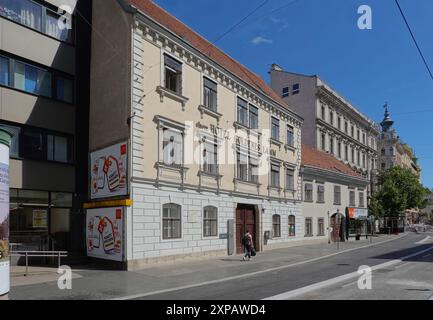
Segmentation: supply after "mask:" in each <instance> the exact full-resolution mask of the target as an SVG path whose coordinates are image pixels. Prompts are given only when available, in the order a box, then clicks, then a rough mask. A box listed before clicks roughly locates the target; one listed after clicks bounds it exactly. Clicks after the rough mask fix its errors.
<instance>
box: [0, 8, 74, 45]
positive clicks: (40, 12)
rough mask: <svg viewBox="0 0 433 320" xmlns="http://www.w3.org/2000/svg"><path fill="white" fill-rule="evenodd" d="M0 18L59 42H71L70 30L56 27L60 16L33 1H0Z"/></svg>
mask: <svg viewBox="0 0 433 320" xmlns="http://www.w3.org/2000/svg"><path fill="white" fill-rule="evenodd" d="M0 16H3V17H5V18H7V19H10V20H12V21H15V22H17V23H19V24H22V25H24V26H26V27H29V28H32V29H34V30H37V31H39V32H42V33H44V34H46V35H48V36H50V37H53V38H56V39H58V40H60V41H65V42H72V30H71V29H68V28H64V29H63V30H61V29H60V27H59V25H58V21H59V18H60V15H59V14H58V13H56V12H54V11H52V10H51V9H48V8H47V7H45V6H43V5H41V4H39V3H36V2H34V1H30V0H0ZM72 26H73V23H72V22H71V27H72Z"/></svg>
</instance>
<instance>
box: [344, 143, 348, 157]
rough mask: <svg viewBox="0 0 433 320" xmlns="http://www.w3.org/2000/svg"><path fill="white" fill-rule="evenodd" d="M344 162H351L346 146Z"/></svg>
mask: <svg viewBox="0 0 433 320" xmlns="http://www.w3.org/2000/svg"><path fill="white" fill-rule="evenodd" d="M344 160H346V161H349V149H348V147H347V146H344Z"/></svg>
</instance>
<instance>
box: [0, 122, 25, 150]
mask: <svg viewBox="0 0 433 320" xmlns="http://www.w3.org/2000/svg"><path fill="white" fill-rule="evenodd" d="M0 127H1V128H4V129H5V130H7V131H8V132H10V133H11V134H12V141H11V146H10V149H9V154H10V156H11V157H19V152H18V151H19V148H18V147H19V136H20V131H21V129H20V128H18V127H13V126H8V125H4V124H2V125H0Z"/></svg>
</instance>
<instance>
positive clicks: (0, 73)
mask: <svg viewBox="0 0 433 320" xmlns="http://www.w3.org/2000/svg"><path fill="white" fill-rule="evenodd" d="M0 84H2V85H5V86H8V85H9V59H7V58H4V57H2V56H0Z"/></svg>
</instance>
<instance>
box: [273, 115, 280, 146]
mask: <svg viewBox="0 0 433 320" xmlns="http://www.w3.org/2000/svg"><path fill="white" fill-rule="evenodd" d="M271 138H272V139H274V140H276V141H279V140H280V120H278V119H277V118H274V117H272V124H271Z"/></svg>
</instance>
